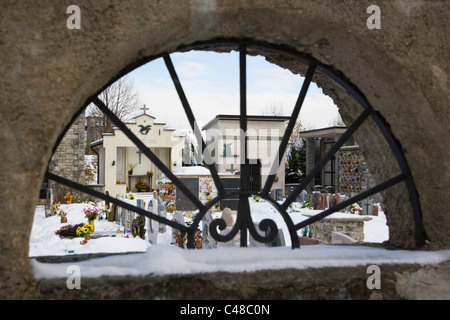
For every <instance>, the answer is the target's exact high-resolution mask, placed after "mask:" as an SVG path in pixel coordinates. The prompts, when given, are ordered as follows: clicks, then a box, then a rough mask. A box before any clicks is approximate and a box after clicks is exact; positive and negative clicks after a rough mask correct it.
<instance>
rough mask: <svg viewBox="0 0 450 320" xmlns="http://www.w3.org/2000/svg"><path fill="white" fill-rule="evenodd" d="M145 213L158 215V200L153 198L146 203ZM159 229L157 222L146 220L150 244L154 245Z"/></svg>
mask: <svg viewBox="0 0 450 320" xmlns="http://www.w3.org/2000/svg"><path fill="white" fill-rule="evenodd" d="M147 211H150V212H151V213H154V214H158V200H157V199H156V198H154V197H153V199H151V200H150V201H149V202H148V206H147ZM158 215H159V214H158ZM159 228H160V223H159V222H158V221H156V220H153V219H150V218H147V234H148V241H149V242H150V243H151V244H156V242H157V240H158V234H159Z"/></svg>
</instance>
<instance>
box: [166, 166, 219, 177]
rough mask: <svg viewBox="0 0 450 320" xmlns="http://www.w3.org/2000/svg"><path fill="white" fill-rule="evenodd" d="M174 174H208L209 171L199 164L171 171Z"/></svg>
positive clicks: (209, 173)
mask: <svg viewBox="0 0 450 320" xmlns="http://www.w3.org/2000/svg"><path fill="white" fill-rule="evenodd" d="M173 173H174V174H175V175H177V176H179V175H192V176H209V175H211V172H210V171H209V169H207V168H205V167H200V166H192V167H181V168H178V169H176V170H174V172H173Z"/></svg>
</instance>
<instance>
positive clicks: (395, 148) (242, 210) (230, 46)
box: [46, 40, 425, 248]
mask: <svg viewBox="0 0 450 320" xmlns="http://www.w3.org/2000/svg"><path fill="white" fill-rule="evenodd" d="M224 48H225V50H238V51H239V70H240V71H239V82H240V122H239V125H240V129H241V132H247V96H246V95H247V82H246V74H247V59H246V58H247V50H248V49H252V50H257V51H262V52H266V53H268V54H276V55H281V56H283V57H285V58H288V59H293V60H295V61H297V62H300V63H303V64H305V66H306V70H307V71H306V75H305V79H304V82H303V85H302V87H301V90H300V93H299V95H298V99H297V102H296V103H295V106H294V109H293V111H292V114H291V117H290V120H289V122H288V125H287V128H286V130H285V133H284V136H283V137H282V140H281V143H280V145H279V149H278V153H277V155H276V157H275V159H274V163H273V165H274V166H278V165H280V162H281V161H282V158H283V154H284V153H285V151H286V147H287V145H288V141H289V137H290V136H291V134H292V131H293V129H294V125H295V123H296V121H297V118H298V116H299V113H300V110H301V107H302V104H303V102H304V100H305V97H306V94H307V92H308V88H309V85H310V83H311V82H312V79H313V76H314V74H315V73H316V72H318V71H320V72H321V73H322V74H323V75H325V76H326V77H328V78H329V79H330V80H332V81H334V82H335V83H337V84H338V85H339V86H340V87H341V88H342V89H343V90H345V91H346V92H347V93H348V94H349V95H351V96H352V97H353V98H354V99H355V100H356V101H357V102H358V104H359V105H360V106H361V107H362V111H361V113H360V114H359V116H358V117H357V118H356V120H355V121H354V122H353V123H352V124H351V125H350V126H349V127H348V129H347V130H346V132H345V133H344V134H343V135H342V136H341V137H340V138H339V139H338V140H337V141H336V142H335V143H334V144H333V145H332V146H331V147H330V148H329V150H328V152H327V153H326V154H325V155H324V156H323V157H322V158H321V160H320V161H319V162H318V163H317V164H316V165H315V167H314V168H313V169H312V170H311V171H310V172H309V173H308V174H307V175H306V177H305V178H304V179H303V180H302V181H301V183H300V184H299V185H298V186H297V187H296V188H295V189H294V190H293V191H292V192H291V193H290V194H289V196H288V197H287V198H286V199H285V200H284V201H283V202H282V203H281V204H280V203H278V202H277V201H275V200H274V199H273V198H272V197H271V196H270V194H269V192H270V190H271V187H272V185H273V183H274V180H275V174H270V175H269V176H268V178H267V180H266V182H265V184H264V185H263V186H262V190H261V191H259V189H260V187H261V186H258V190H255V186H254V184H252V183H251V182H250V177H251V174H252V173H251V169H252V168H251V166H250V163H249V160H248V159H247V138H246V136H245V135H243V136H241V157H242V159H244V161H243V162H244V163H242V164H241V168H240V172H241V176H240V188H239V189H238V190H233V191H228V192H227V191H226V190H225V188H224V185H223V183H222V181H221V179H220V178H219V175H218V173H217V170H216V168H215V166H214V164H213V161H211V159H208V158H206V157H208V155H209V153H208V152H206V153H203V154H204V155H205V163H206V164H207V165H208V168H209V169H210V171H211V176H212V178H213V180H214V183H215V185H216V188H217V191H218V195H217V196H216V197H215V198H214V199H212V200H211V201H210V202H208V203H207V204H203V203H201V202H200V200H199V199H198V197H196V196H195V195H194V194H193V193H192V192H191V191H190V190H189V189H188V188H187V187H186V186H185V185H184V184H183V182H182V181H180V179H178V178H177V176H175V175H174V174H173V173H172V172H171V171H170V169H169V168H168V167H166V166H165V165H164V164H163V163H162V162H161V161H160V159H158V157H157V156H156V155H155V154H154V153H153V152H152V151H150V149H149V148H148V147H146V146H145V145H144V143H143V142H142V141H141V140H140V139H139V138H138V137H136V136H135V135H134V134H133V133H132V132H131V131H130V130H129V129H128V127H127V126H126V125H125V124H124V123H123V122H122V121H121V120H120V119H119V118H118V117H117V116H116V115H115V114H114V113H112V112H111V111H110V110H109V109H108V106H107V105H105V104H104V103H103V101H101V100H100V99H99V98H98V97H97V95H98V94H99V93H100V92H102V91H103V90H104V89H105V88H106V87H108V86H109V85H110V84H112V83H113V82H114V81H116V80H117V79H119V78H120V77H122V76H123V75H125V74H127V73H128V72H130V71H132V70H134V69H136V68H138V67H140V66H142V65H143V64H145V63H148V62H150V61H153V60H155V59H157V58H162V59H163V60H164V62H165V65H166V67H167V70H168V72H169V74H170V76H171V78H172V81H173V84H174V86H175V89H176V91H177V93H178V96H179V98H180V101H181V104H182V106H183V108H184V111H185V112H186V116H187V118H188V120H189V123H190V125H191V128H192V130H194V132H200V130H199V128H198V127H197V124H196V121H195V117H194V114H193V112H192V109H191V107H190V104H189V102H188V100H187V98H186V95H185V93H184V91H183V87H182V85H181V82H180V80H179V78H178V76H177V73H176V70H175V68H174V65H173V63H172V61H171V58H170V55H169V53H163V54H161V55H158V56H152V57H148V58H145V59H142V60H139V61H136V62H135V63H133V64H132V65H130V66H128V67H127V68H125V69H124V70H122V72H120V73H119V74H118V75H117V76H116V77H115V78H113V79H112V80H111V81H110V82H109V83H108V84H106V85H105V87H103V88H102V89H101V90H99V92H98V93H97V94H96V95H94V96H92V97H91V98H90V99H88V100H87V102H86V104H85V106H84V107H83V108H82V109H81V110H80V112H81V111H82V110H83V109H84V108H85V107H86V106H87V105H89V104H90V103H94V104H95V105H96V106H97V107H98V108H99V109H100V110H101V111H103V112H104V114H105V115H106V116H107V117H109V118H110V119H111V120H112V122H114V123H115V124H116V126H117V127H118V128H119V129H120V130H121V131H122V132H123V133H124V134H125V135H126V136H127V137H128V138H129V139H130V140H131V141H132V142H133V143H134V144H135V145H136V146H137V147H138V148H139V149H140V150H141V151H142V153H143V154H144V155H145V156H147V157H148V158H149V159H150V160H151V161H152V162H153V163H154V164H155V165H156V166H157V167H158V168H159V169H160V170H161V171H162V172H163V173H164V174H165V175H166V177H167V178H168V179H170V180H171V181H172V182H173V183H174V184H175V186H176V188H177V189H178V190H181V191H182V192H183V194H184V195H185V196H186V197H187V198H188V199H189V200H190V201H192V203H193V204H194V205H195V206H196V207H197V208H198V210H199V213H198V214H197V215H196V217H195V219H194V220H193V223H192V224H191V225H190V226H189V227H188V226H185V225H182V224H179V223H177V222H174V221H171V220H169V219H166V218H164V217H161V216H159V215H158V214H156V213H153V212H149V211H146V210H144V209H141V208H138V207H135V206H133V205H131V204H128V203H126V202H124V201H121V200H120V199H116V198H113V197H111V196H109V195H105V194H103V193H101V192H98V191H95V190H92V189H90V188H88V187H86V186H83V185H80V184H78V183H75V182H73V181H70V180H68V179H66V178H64V177H61V176H58V175H55V174H53V173H51V172H48V171H47V173H46V178H48V179H51V180H54V181H55V182H57V183H60V184H63V185H66V186H68V187H70V188H73V189H76V190H79V191H81V192H84V193H86V194H89V195H92V196H94V197H96V198H100V199H103V200H105V201H108V202H112V203H114V204H116V205H117V206H120V207H123V208H125V209H128V210H130V211H133V212H136V213H138V214H140V215H143V216H146V217H148V218H149V219H153V220H156V221H158V222H160V223H163V224H166V225H169V226H171V227H172V228H176V229H178V230H180V231H182V232H185V233H186V234H187V247H188V248H193V247H194V233H195V231H196V230H197V228H198V225H199V223H200V221H201V219H202V217H203V216H204V215H205V214H206V213H207V211H208V210H209V209H210V208H212V207H213V206H214V205H215V204H216V203H217V202H219V201H220V200H222V199H225V198H237V199H238V201H239V203H238V212H237V217H236V222H235V225H234V227H233V228H232V230H231V231H230V232H229V233H228V234H226V235H223V234H220V233H219V232H218V231H217V228H218V229H220V230H224V229H225V228H226V223H225V221H224V220H222V219H215V220H213V221H212V223H211V225H210V233H211V236H212V237H213V238H214V239H216V240H217V241H221V242H225V241H229V240H231V239H233V238H234V237H235V236H236V234H237V233H238V232H239V231H240V234H241V237H240V245H241V246H242V247H246V246H247V231H248V232H249V233H250V234H251V236H252V237H253V238H254V239H255V240H256V241H258V242H263V243H269V242H271V241H273V240H274V239H275V238H276V236H277V232H278V228H277V225H276V223H275V222H274V221H273V220H271V219H264V220H262V221H261V222H260V223H259V225H258V227H259V229H260V230H262V231H265V236H263V235H260V233H258V231H257V230H256V227H255V225H254V223H253V221H252V217H251V212H250V207H249V202H248V198H249V197H250V196H252V195H257V196H259V197H260V198H262V199H265V200H266V201H268V202H270V203H271V204H272V205H273V207H275V208H276V210H278V212H279V214H280V215H281V216H282V218H283V220H284V222H285V223H286V225H287V227H288V229H289V236H290V238H291V243H292V248H299V247H300V243H299V237H298V235H297V231H298V230H300V229H301V228H304V227H306V226H308V225H310V224H312V223H314V222H316V221H318V220H320V219H323V218H325V217H327V216H328V215H330V214H332V213H334V212H337V211H339V210H341V209H344V208H346V207H348V206H349V205H351V204H353V203H355V202H357V201H361V200H363V199H365V198H367V197H370V196H372V195H374V194H376V193H378V192H380V191H383V190H385V189H387V188H389V187H391V186H393V185H395V184H398V183H401V182H404V183H406V187H407V190H408V193H409V200H410V201H411V206H412V208H413V217H412V218H413V219H414V223H415V233H416V234H415V236H416V246H417V247H420V246H422V245H423V244H424V242H425V236H424V231H423V227H422V218H421V212H420V206H419V200H418V196H417V192H416V189H415V186H414V182H413V179H412V176H411V173H410V171H409V168H408V165H407V163H406V160H405V157H404V155H403V153H402V151H401V148H400V146H399V145H398V143H397V141H396V140H395V138H394V137H393V135H392V133H391V131H390V130H389V126H388V125H387V124H386V123H385V121H384V119H383V118H382V117H381V116H380V115H379V114H378V113H377V112H376V111H375V110H374V109H373V108H372V107H371V106H370V104H369V103H368V101H367V100H366V98H365V97H364V95H363V94H362V93H361V92H360V91H359V90H358V89H357V88H356V87H354V86H353V85H352V84H351V83H350V82H349V81H347V80H346V79H345V78H344V77H343V76H342V75H340V74H339V73H338V72H336V71H334V70H333V69H332V68H330V67H328V66H326V65H324V64H321V63H320V62H318V61H317V60H315V59H314V58H312V57H309V56H306V55H304V54H300V53H298V52H296V51H295V50H292V49H290V48H287V47H283V46H275V45H270V44H267V43H262V42H257V41H252V40H215V41H208V42H199V43H195V44H193V45H189V46H183V47H180V48H179V51H181V52H182V51H188V50H215V49H220V50H223V49H224ZM77 116H78V114H76V115H75V116H74V118H73V119H75V118H76V117H77ZM369 118H371V119H372V120H373V121H374V123H375V124H376V125H377V127H378V129H379V130H380V131H381V133H382V135H383V137H384V139H385V140H386V141H387V143H388V145H389V147H390V148H391V150H392V152H393V154H394V156H395V159H396V160H397V162H398V165H399V168H400V170H401V173H400V174H398V175H397V176H395V177H393V178H390V179H388V180H386V181H384V182H382V183H380V184H378V185H376V186H375V187H372V188H370V189H368V190H365V191H363V192H361V193H359V194H357V195H356V196H353V197H351V198H349V199H347V200H345V201H343V202H341V203H339V204H337V205H335V206H333V207H332V208H329V209H327V210H324V211H323V212H321V213H319V214H317V215H315V216H313V217H311V218H308V219H307V220H304V221H302V222H300V223H297V224H294V223H293V221H292V219H291V218H290V217H289V215H288V214H287V212H286V209H287V208H288V207H289V205H290V204H291V203H292V202H293V201H295V199H296V198H297V196H298V195H299V194H300V193H301V191H302V190H304V189H306V187H307V185H308V184H309V183H310V182H311V181H312V180H313V179H314V177H315V176H316V175H317V174H318V173H319V172H320V171H321V170H322V169H323V168H324V166H325V165H326V163H327V162H328V161H329V160H330V159H332V158H333V157H334V155H335V153H336V152H338V150H339V148H340V147H341V146H343V145H344V143H345V142H346V141H347V140H348V139H349V138H350V137H351V136H352V135H353V134H354V133H355V131H356V130H357V129H358V128H359V127H360V126H361V125H362V124H363V123H364V122H365V121H366V120H367V119H369ZM69 127H70V124H69V125H68V126H67V127H66V129H65V130H64V132H63V133H62V135H61V136H60V137H59V139H58V142H57V144H56V145H55V148H54V150H56V147H57V146H58V144H59V142H60V141H61V139H62V137H63V136H64V134H65V132H66V131H67V130H68V128H69ZM196 130H197V131H196ZM199 139H200V141H198V142H199V146H201V150H202V151H204V150H205V147H206V146H205V142H204V141H203V139H202V138H201V137H200V138H199ZM275 171H276V170H275ZM275 171H273V170H272V171H271V172H275Z"/></svg>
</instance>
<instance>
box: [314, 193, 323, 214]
mask: <svg viewBox="0 0 450 320" xmlns="http://www.w3.org/2000/svg"><path fill="white" fill-rule="evenodd" d="M325 204H326V195H325V194H323V193H316V194H315V201H314V207H313V208H314V210H325Z"/></svg>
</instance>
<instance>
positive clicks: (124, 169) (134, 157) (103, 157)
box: [91, 108, 184, 195]
mask: <svg viewBox="0 0 450 320" xmlns="http://www.w3.org/2000/svg"><path fill="white" fill-rule="evenodd" d="M146 110H147V108H145V109H144V113H143V114H141V115H138V116H136V117H134V118H133V121H131V122H128V123H126V126H127V127H128V128H129V129H130V130H131V131H132V132H133V133H134V134H135V135H136V136H137V137H139V138H140V139H141V141H142V142H143V143H144V144H145V145H146V146H147V147H148V148H150V151H151V152H153V153H154V154H155V155H156V156H157V157H158V159H160V160H161V161H162V162H163V163H164V165H165V166H166V167H167V168H169V169H171V170H174V169H177V168H179V167H181V165H182V149H183V146H184V136H183V134H178V133H176V132H175V130H174V129H169V128H166V126H165V123H162V122H157V121H155V120H156V118H155V117H153V116H151V115H149V114H147V113H146ZM144 129H145V130H144ZM91 148H92V149H94V150H95V151H96V152H97V154H98V155H99V159H98V175H99V176H98V177H99V178H98V179H99V183H100V184H104V185H105V190H107V191H109V192H110V193H111V194H122V195H123V194H125V193H127V189H128V190H129V191H132V192H136V191H138V189H137V187H136V185H137V183H138V182H139V181H140V180H141V181H142V184H145V185H148V188H144V189H142V190H145V191H151V190H152V189H156V187H157V185H156V180H158V179H161V176H162V171H161V170H160V169H159V168H158V167H156V166H155V164H154V163H152V162H151V161H150V159H148V158H147V157H146V156H145V155H144V154H143V153H142V151H141V150H139V149H138V148H137V147H136V146H135V145H134V143H133V142H132V141H131V140H129V139H128V137H127V136H126V135H125V134H124V133H123V132H122V131H121V130H120V129H119V128H117V127H114V128H113V132H112V133H103V135H102V138H101V139H99V140H96V141H94V142H92V143H91ZM138 179H139V180H138ZM139 190H141V189H140V188H139Z"/></svg>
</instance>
